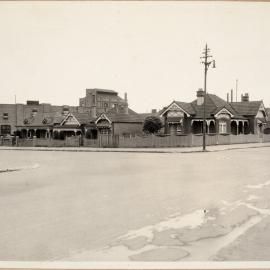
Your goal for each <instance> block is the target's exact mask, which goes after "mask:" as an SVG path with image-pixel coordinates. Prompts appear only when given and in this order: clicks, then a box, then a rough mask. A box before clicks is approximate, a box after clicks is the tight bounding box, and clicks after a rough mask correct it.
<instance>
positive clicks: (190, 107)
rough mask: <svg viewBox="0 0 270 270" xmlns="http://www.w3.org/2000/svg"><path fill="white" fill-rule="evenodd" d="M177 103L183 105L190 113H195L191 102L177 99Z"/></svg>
mask: <svg viewBox="0 0 270 270" xmlns="http://www.w3.org/2000/svg"><path fill="white" fill-rule="evenodd" d="M175 103H176V104H177V105H178V106H179V107H181V108H182V109H183V110H184V111H186V112H187V113H188V114H195V111H194V108H193V107H192V105H191V103H187V102H181V101H175Z"/></svg>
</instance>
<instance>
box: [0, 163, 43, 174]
mask: <svg viewBox="0 0 270 270" xmlns="http://www.w3.org/2000/svg"><path fill="white" fill-rule="evenodd" d="M38 167H39V164H38V163H35V164H33V165H30V166H21V167H16V168H7V169H0V173H10V172H17V171H24V170H31V169H36V168H38Z"/></svg>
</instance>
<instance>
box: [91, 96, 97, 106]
mask: <svg viewBox="0 0 270 270" xmlns="http://www.w3.org/2000/svg"><path fill="white" fill-rule="evenodd" d="M92 104H93V105H96V96H95V95H92Z"/></svg>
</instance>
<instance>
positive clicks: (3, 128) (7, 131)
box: [1, 125, 11, 135]
mask: <svg viewBox="0 0 270 270" xmlns="http://www.w3.org/2000/svg"><path fill="white" fill-rule="evenodd" d="M10 133H11V126H10V125H1V135H8V134H10Z"/></svg>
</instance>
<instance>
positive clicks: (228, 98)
mask: <svg viewBox="0 0 270 270" xmlns="http://www.w3.org/2000/svg"><path fill="white" fill-rule="evenodd" d="M229 100H230V98H229V93H227V102H229Z"/></svg>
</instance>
